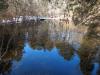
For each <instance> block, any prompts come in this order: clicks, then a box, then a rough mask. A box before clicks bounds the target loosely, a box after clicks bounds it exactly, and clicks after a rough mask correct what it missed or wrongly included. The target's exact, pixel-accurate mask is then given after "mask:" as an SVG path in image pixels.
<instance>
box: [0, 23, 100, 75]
mask: <svg viewBox="0 0 100 75" xmlns="http://www.w3.org/2000/svg"><path fill="white" fill-rule="evenodd" d="M23 24H24V23H23ZM51 24H52V26H51ZM17 25H18V27H17V28H16V27H13V25H9V26H6V27H2V26H1V30H0V33H1V34H0V35H2V36H0V43H1V44H0V46H2V47H1V54H0V55H1V60H0V75H99V73H100V72H99V71H100V63H99V62H100V61H99V47H98V48H95V47H97V43H98V42H97V41H96V40H94V38H92V37H88V38H89V39H88V40H87V39H85V38H83V37H84V36H87V35H84V32H78V31H77V30H76V29H75V28H73V29H70V28H69V27H66V28H64V27H62V26H59V25H56V27H54V28H53V26H55V24H54V23H51V22H50V21H41V22H38V23H33V22H32V23H29V24H28V23H27V24H24V25H22V24H17ZM58 28H59V29H58ZM3 29H4V31H3ZM66 29H67V30H66ZM52 30H53V31H52ZM12 36H13V37H12ZM11 37H12V39H11V41H10V43H9V45H8V49H7V52H5V51H6V50H5V48H6V47H7V44H8V42H9V39H10V38H11ZM68 37H70V38H69V39H68ZM66 39H67V40H66ZM4 40H5V41H4ZM2 41H3V42H4V43H2ZM94 41H95V44H91V43H93V42H94ZM3 53H5V55H4V56H2V54H3Z"/></svg>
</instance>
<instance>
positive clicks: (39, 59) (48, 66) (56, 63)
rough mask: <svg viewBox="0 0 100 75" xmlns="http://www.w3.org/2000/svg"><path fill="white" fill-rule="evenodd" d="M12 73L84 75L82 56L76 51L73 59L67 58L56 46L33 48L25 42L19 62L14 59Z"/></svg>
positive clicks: (14, 74)
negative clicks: (81, 65) (44, 48)
mask: <svg viewBox="0 0 100 75" xmlns="http://www.w3.org/2000/svg"><path fill="white" fill-rule="evenodd" d="M12 68H13V70H12V72H11V75H82V72H81V71H80V58H79V56H78V55H77V54H76V53H74V55H73V56H72V58H71V60H67V59H66V60H65V59H64V58H63V57H62V56H60V54H59V49H57V48H56V47H54V48H52V50H51V51H49V50H37V49H32V48H31V47H30V45H29V43H26V44H25V47H24V54H23V57H22V59H21V60H20V61H19V62H16V61H13V66H12Z"/></svg>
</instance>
